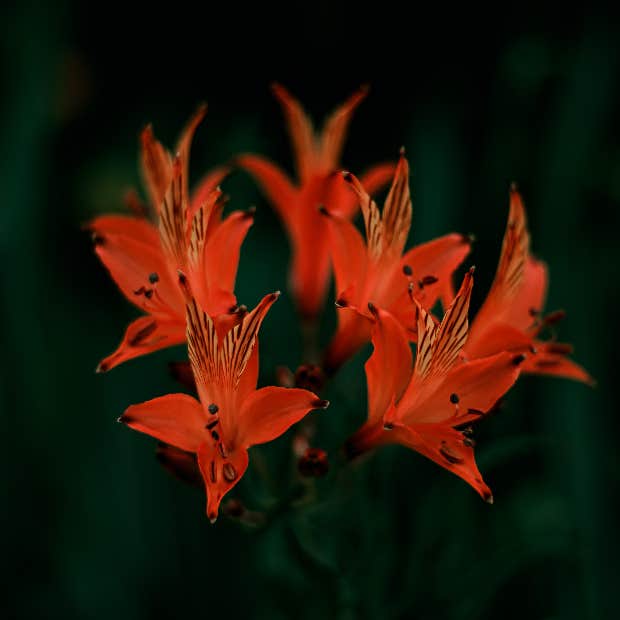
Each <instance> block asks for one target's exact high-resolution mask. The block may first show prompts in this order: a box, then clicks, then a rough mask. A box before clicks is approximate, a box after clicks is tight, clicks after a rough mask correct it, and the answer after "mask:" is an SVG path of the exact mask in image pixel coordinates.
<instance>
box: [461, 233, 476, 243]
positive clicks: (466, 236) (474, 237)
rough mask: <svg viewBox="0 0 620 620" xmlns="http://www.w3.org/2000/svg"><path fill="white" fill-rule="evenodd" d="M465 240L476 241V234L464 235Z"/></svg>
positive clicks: (466, 241) (467, 241)
mask: <svg viewBox="0 0 620 620" xmlns="http://www.w3.org/2000/svg"><path fill="white" fill-rule="evenodd" d="M463 241H464V242H465V243H475V242H476V235H474V234H473V233H468V234H467V235H463Z"/></svg>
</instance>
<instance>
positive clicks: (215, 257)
mask: <svg viewBox="0 0 620 620" xmlns="http://www.w3.org/2000/svg"><path fill="white" fill-rule="evenodd" d="M205 112H206V108H205V107H202V108H200V109H199V111H198V112H197V113H196V114H195V115H194V116H193V117H192V119H191V121H190V122H189V124H188V125H187V127H186V128H185V131H184V132H183V134H182V135H181V139H180V140H179V142H178V144H177V150H176V155H175V156H173V155H172V154H171V153H169V152H168V151H166V149H164V147H163V146H162V145H161V144H160V143H159V142H158V141H157V140H156V139H155V138H154V136H153V131H152V129H151V127H150V126H149V127H147V128H146V129H145V130H144V131H143V132H142V137H141V162H142V171H143V176H144V180H145V186H146V189H147V194H148V197H149V203H148V205H149V206H148V209H142V208H140V207H137V208H134V211H145V213H146V212H148V214H149V215H150V218H149V217H146V216H130V215H103V216H100V217H97V218H95V219H94V220H93V221H91V222H90V223H89V224H88V226H87V227H88V228H89V229H90V230H91V231H92V234H93V240H94V244H95V252H96V253H97V256H99V258H100V260H101V262H102V263H103V264H104V266H105V267H106V269H107V270H108V271H109V273H110V275H111V276H112V278H113V280H114V281H115V282H116V284H117V285H118V287H119V289H120V290H121V292H122V293H123V294H124V295H125V297H126V298H127V299H128V300H129V301H130V302H131V303H132V304H134V305H135V306H137V307H138V308H139V309H140V310H142V311H143V312H144V313H145V315H146V316H141V317H139V318H138V319H136V320H134V321H133V322H132V323H130V324H129V326H128V327H127V330H126V332H125V335H124V337H123V340H122V342H121V344H120V345H119V347H118V348H117V350H116V351H115V352H114V353H112V354H111V355H109V356H108V357H106V358H105V359H104V360H103V361H102V362H101V363H100V364H99V366H98V368H97V371H98V372H105V371H107V370H110V369H111V368H113V367H115V366H117V365H118V364H120V363H122V362H124V361H126V360H129V359H132V358H135V357H137V356H140V355H144V354H147V353H151V352H153V351H156V350H158V349H162V348H165V347H169V346H172V345H176V344H181V343H183V342H185V300H184V296H183V293H182V291H181V290H180V288H179V285H178V281H177V280H178V278H177V269H184V270H186V271H187V272H188V275H192V276H193V275H194V273H195V272H196V269H197V267H196V266H195V265H190V264H188V260H190V259H189V258H188V257H189V255H190V254H191V252H190V250H191V248H190V245H191V244H192V243H194V244H198V245H199V246H200V256H198V255H197V254H196V248H194V259H193V261H194V263H196V261H199V262H201V263H202V264H201V266H200V276H201V278H202V282H200V283H198V282H196V283H195V284H194V286H195V288H196V289H197V290H199V291H200V293H201V303H203V304H204V307H205V308H206V309H207V311H208V312H209V313H210V314H211V315H212V316H216V315H219V314H222V313H227V312H229V311H231V310H233V309H235V306H236V299H235V295H234V293H233V291H234V285H235V278H236V273H237V266H238V263H239V252H240V247H241V244H242V242H243V239H244V238H245V235H246V233H247V231H248V229H249V227H250V226H251V224H252V221H253V217H252V213H245V212H241V211H236V212H233V213H232V214H231V215H230V216H229V217H227V218H226V219H222V208H223V206H224V199H223V197H222V192H221V191H220V190H219V188H217V185H218V183H219V182H220V181H221V180H222V179H223V178H224V176H226V174H227V172H228V170H227V169H226V168H218V169H216V170H214V171H213V172H211V173H210V174H208V175H207V176H206V177H205V178H204V179H203V180H202V182H201V183H200V184H199V185H198V186H197V188H196V190H195V191H194V193H193V194H192V196H191V197H190V195H189V191H188V166H189V151H190V145H191V142H192V138H193V135H194V132H195V130H196V128H197V126H198V124H199V123H200V121H201V120H202V118H203V117H204V115H205ZM132 202H133V204H134V205H135V203H136V200H135V199H133V200H132ZM195 220H197V221H196V226H194V221H195ZM194 229H195V232H197V231H199V232H200V235H202V237H200V238H199V239H198V238H197V239H195V240H194V241H193V242H192V234H193V233H192V231H193V230H194ZM233 314H234V313H233Z"/></svg>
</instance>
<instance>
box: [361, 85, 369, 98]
mask: <svg viewBox="0 0 620 620" xmlns="http://www.w3.org/2000/svg"><path fill="white" fill-rule="evenodd" d="M359 91H360V93H363V94H364V95H367V94H368V93H369V92H370V84H368V83H366V84H362V85H361V86H360V87H359Z"/></svg>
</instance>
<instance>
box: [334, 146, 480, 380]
mask: <svg viewBox="0 0 620 620" xmlns="http://www.w3.org/2000/svg"><path fill="white" fill-rule="evenodd" d="M343 178H344V180H345V182H346V183H347V184H348V185H349V186H350V188H351V189H352V190H353V191H352V192H351V193H352V194H353V195H354V196H355V198H356V200H358V201H359V204H360V206H361V209H362V214H363V216H364V223H365V229H366V242H364V240H363V238H362V235H361V234H360V233H359V232H358V230H357V228H356V227H355V226H354V225H353V224H352V223H351V222H349V221H347V220H346V219H343V218H342V217H340V216H338V215H337V214H334V213H332V212H331V211H327V210H325V209H324V210H323V213H324V214H325V215H326V220H327V223H328V225H329V241H330V250H331V256H332V263H333V265H334V273H335V278H336V293H337V301H336V304H337V305H338V306H339V307H343V308H347V310H346V311H341V312H339V313H338V330H337V331H336V334H335V335H334V338H333V339H332V342H331V344H330V345H329V347H328V349H327V352H326V354H325V359H324V367H325V369H326V370H327V371H328V372H333V371H334V370H335V369H336V368H338V367H339V366H340V365H341V364H342V363H343V362H344V361H346V360H347V359H348V358H349V357H350V356H351V355H353V354H354V353H355V352H356V351H357V350H358V349H359V348H360V347H361V346H362V345H363V344H364V343H366V342H368V341H369V340H370V326H371V320H369V319H372V316H371V313H370V312H369V311H368V304H369V303H372V304H373V305H374V306H376V307H380V308H383V309H384V310H388V311H389V312H390V313H391V314H392V315H393V316H395V317H396V318H397V319H398V320H399V321H400V322H401V323H402V325H403V326H404V327H405V329H406V330H407V332H408V334H409V336H410V338H411V339H412V340H415V337H416V331H417V330H416V323H415V316H414V314H413V313H412V312H411V302H410V296H411V295H413V296H414V297H415V299H417V300H418V301H419V302H420V304H421V305H422V306H423V307H424V308H426V309H430V308H432V306H433V305H434V304H435V303H436V301H437V300H438V299H441V301H442V302H443V304H444V308H445V307H447V306H448V305H449V304H450V302H451V301H452V299H453V298H454V290H453V287H452V274H453V272H454V270H455V269H456V268H457V267H458V266H459V265H460V264H461V263H462V261H463V259H464V258H465V257H466V256H467V254H468V253H469V250H470V240H469V238H468V237H466V236H463V235H459V234H456V233H453V234H449V235H445V236H443V237H439V238H438V239H434V240H432V241H429V242H427V243H423V244H421V245H418V246H416V247H414V248H412V249H410V250H408V251H407V252H405V254H404V255H403V250H404V248H405V244H406V243H407V237H408V235H409V229H410V228H411V195H410V193H409V165H408V163H407V160H406V159H405V156H404V153H401V156H400V160H399V162H398V165H397V167H396V171H395V174H394V181H393V183H392V186H391V188H390V191H389V194H388V196H387V199H386V201H385V205H384V208H383V212H382V213H381V212H380V211H379V208H378V207H377V205H376V203H375V202H374V201H373V200H372V199H371V198H370V196H369V195H368V193H367V192H366V190H365V189H364V186H363V184H362V183H361V182H360V181H359V180H358V179H356V178H355V177H354V176H353V175H352V174H351V173H349V172H344V173H343Z"/></svg>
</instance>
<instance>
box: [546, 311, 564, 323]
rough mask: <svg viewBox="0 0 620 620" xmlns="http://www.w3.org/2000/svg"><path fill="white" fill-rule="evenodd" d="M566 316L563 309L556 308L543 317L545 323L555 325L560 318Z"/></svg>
mask: <svg viewBox="0 0 620 620" xmlns="http://www.w3.org/2000/svg"><path fill="white" fill-rule="evenodd" d="M565 317H566V312H564V310H556V311H555V312H550V313H549V314H548V315H547V316H546V317H545V318H544V321H545V324H546V325H555V324H556V323H559V322H560V321H561V320H562V319H564V318H565Z"/></svg>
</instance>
